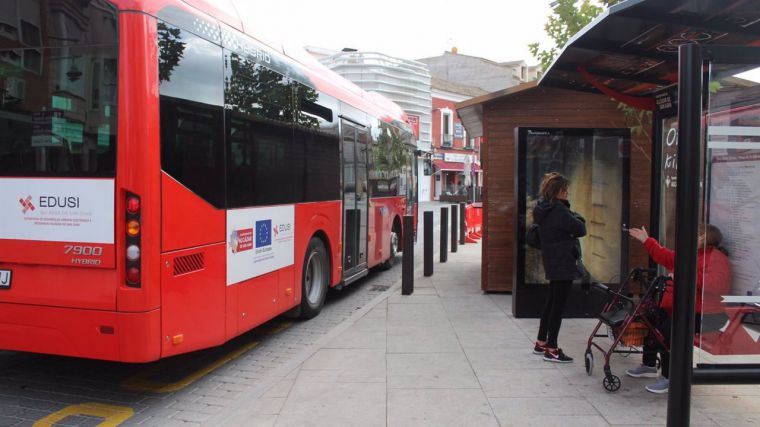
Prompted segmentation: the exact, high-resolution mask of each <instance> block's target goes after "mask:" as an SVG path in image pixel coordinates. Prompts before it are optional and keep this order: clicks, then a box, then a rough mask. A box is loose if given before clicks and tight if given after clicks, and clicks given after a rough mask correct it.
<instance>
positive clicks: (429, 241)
mask: <svg viewBox="0 0 760 427" xmlns="http://www.w3.org/2000/svg"><path fill="white" fill-rule="evenodd" d="M424 220H425V237H424V240H423V244H424V247H423V251H424V252H425V253H424V255H425V268H424V274H425V277H427V276H432V275H433V211H425V214H424Z"/></svg>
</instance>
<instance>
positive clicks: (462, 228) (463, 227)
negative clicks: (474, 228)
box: [459, 202, 467, 246]
mask: <svg viewBox="0 0 760 427" xmlns="http://www.w3.org/2000/svg"><path fill="white" fill-rule="evenodd" d="M466 235H467V218H465V204H464V203H462V202H460V203H459V244H460V245H463V246H464V237H465V236H466Z"/></svg>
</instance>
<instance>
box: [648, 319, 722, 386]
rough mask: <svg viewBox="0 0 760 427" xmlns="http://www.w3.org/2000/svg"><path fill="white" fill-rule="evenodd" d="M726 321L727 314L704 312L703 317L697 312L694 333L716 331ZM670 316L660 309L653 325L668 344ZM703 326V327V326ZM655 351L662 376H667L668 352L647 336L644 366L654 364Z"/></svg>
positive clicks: (655, 359)
mask: <svg viewBox="0 0 760 427" xmlns="http://www.w3.org/2000/svg"><path fill="white" fill-rule="evenodd" d="M726 321H728V316H726V315H725V314H723V313H720V314H705V315H704V319H702V316H701V315H700V314H699V313H697V314H696V316H695V318H694V333H697V334H698V333H700V331H702V330H704V331H705V332H712V331H717V330H719V329H720V328H722V327H723V325H725V323H726ZM703 323H704V325H703ZM670 326H671V320H670V316H668V313H667V312H666V311H665V310H662V309H660V314H659V320H658V322H657V323H656V324H655V327H656V328H657V330H658V331H660V333H661V334H662V336H663V337H664V338H665V342H666V343H668V345H670ZM703 326H704V327H703ZM657 353H659V354H660V368H661V370H662V376H663V377H664V378H669V376H670V352H669V351H666V350H665V349H664V348H663V347H662V345H660V343H659V341H657V340H656V339H655V338H654V337H647V339H646V341H645V342H644V357H643V360H642V363H643V364H644V365H646V366H656V364H657Z"/></svg>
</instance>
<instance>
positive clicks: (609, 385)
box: [602, 375, 620, 392]
mask: <svg viewBox="0 0 760 427" xmlns="http://www.w3.org/2000/svg"><path fill="white" fill-rule="evenodd" d="M602 385H603V386H604V389H605V390H607V391H609V392H615V391H618V390H620V377H618V376H617V375H607V376H605V377H604V379H603V380H602Z"/></svg>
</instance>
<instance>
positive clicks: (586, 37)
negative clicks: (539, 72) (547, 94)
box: [539, 0, 760, 97]
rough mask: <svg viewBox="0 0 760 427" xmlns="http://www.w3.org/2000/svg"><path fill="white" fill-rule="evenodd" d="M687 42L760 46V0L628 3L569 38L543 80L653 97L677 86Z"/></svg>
mask: <svg viewBox="0 0 760 427" xmlns="http://www.w3.org/2000/svg"><path fill="white" fill-rule="evenodd" d="M685 43H699V44H705V45H709V44H720V45H738V46H757V45H760V1H759V0H627V1H624V2H622V3H620V4H617V5H615V6H612V7H610V8H609V9H607V10H605V11H604V12H603V13H602V14H601V15H599V16H598V17H597V18H596V19H595V20H594V21H593V22H591V23H590V24H589V25H587V26H586V27H585V28H584V29H583V30H581V31H580V32H579V33H578V34H576V35H575V36H574V37H573V38H572V39H570V41H568V43H567V44H566V45H565V47H564V48H563V50H562V52H561V53H560V54H559V55H558V56H557V58H556V59H555V60H554V62H553V63H552V65H551V66H550V67H549V69H548V70H547V71H546V73H545V74H544V76H543V77H542V78H541V80H540V83H539V84H540V85H541V86H552V87H558V88H564V89H573V90H582V91H588V92H599V87H600V86H599V85H600V84H601V85H602V86H604V87H605V88H606V89H610V90H612V91H614V92H617V93H619V94H623V95H625V96H636V97H652V96H653V95H654V93H655V92H657V91H659V90H661V89H663V88H666V87H669V86H673V85H675V84H677V82H678V47H679V46H680V45H682V44H685ZM584 72H587V73H588V74H587V75H584ZM589 76H590V77H591V78H589ZM592 81H596V84H593V83H592Z"/></svg>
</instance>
